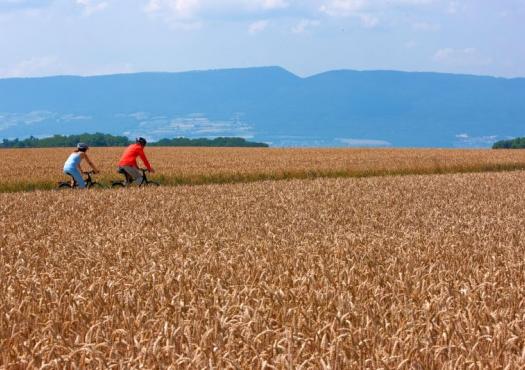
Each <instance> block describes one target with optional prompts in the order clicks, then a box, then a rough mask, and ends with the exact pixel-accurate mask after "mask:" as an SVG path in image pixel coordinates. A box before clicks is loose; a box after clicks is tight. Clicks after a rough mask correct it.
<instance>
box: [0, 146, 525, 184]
mask: <svg viewBox="0 0 525 370" xmlns="http://www.w3.org/2000/svg"><path fill="white" fill-rule="evenodd" d="M71 151H72V150H71V149H65V148H51V149H1V150H0V156H1V158H2V161H0V174H1V175H0V192H6V191H21V190H35V189H52V188H55V187H56V185H57V182H58V181H60V180H65V179H66V177H65V176H64V174H63V173H62V167H63V164H64V161H65V160H66V158H67V156H68V154H69V153H70V152H71ZM122 151H123V148H92V149H91V150H90V151H89V152H88V154H89V156H90V157H91V158H92V159H93V161H94V162H95V164H96V165H98V167H99V168H100V169H101V170H102V173H101V174H100V175H99V176H97V178H98V180H99V181H101V182H105V183H106V184H109V183H110V181H111V180H116V179H119V176H120V175H118V174H117V173H116V167H117V163H118V160H119V158H120V155H121V154H122ZM146 153H147V154H148V156H149V159H150V161H151V163H152V165H153V167H154V168H155V169H156V170H157V174H156V175H155V176H154V178H155V179H156V180H159V181H160V182H162V183H163V184H164V185H180V184H209V183H237V182H250V181H260V180H279V179H291V178H299V179H301V178H316V177H364V176H377V175H399V174H432V173H461V172H480V171H503V170H516V169H525V151H523V150H459V149H458V150H453V149H279V148H265V149H256V148H155V147H153V148H146Z"/></svg>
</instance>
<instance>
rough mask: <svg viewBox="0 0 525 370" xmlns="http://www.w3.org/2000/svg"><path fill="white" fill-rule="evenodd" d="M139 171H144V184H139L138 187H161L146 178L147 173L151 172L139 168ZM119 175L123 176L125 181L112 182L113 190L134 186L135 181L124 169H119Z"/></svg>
mask: <svg viewBox="0 0 525 370" xmlns="http://www.w3.org/2000/svg"><path fill="white" fill-rule="evenodd" d="M139 171H142V182H141V183H140V184H138V186H160V184H159V183H158V182H156V181H151V180H149V179H148V177H147V176H146V172H149V171H148V170H147V169H145V168H139ZM118 173H120V174H121V175H123V176H124V177H125V179H124V180H123V181H112V182H111V187H112V188H118V187H121V188H124V187H127V186H130V185H131V184H133V179H132V178H131V176H130V175H129V173H127V172H126V170H124V169H123V168H119V170H118Z"/></svg>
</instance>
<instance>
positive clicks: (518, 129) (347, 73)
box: [0, 66, 525, 147]
mask: <svg viewBox="0 0 525 370" xmlns="http://www.w3.org/2000/svg"><path fill="white" fill-rule="evenodd" d="M523 101H525V78H512V79H507V78H500V77H491V76H476V75H464V74H445V73H436V72H404V71H385V70H384V71H356V70H334V71H326V72H323V73H319V74H316V75H312V76H308V77H300V76H297V75H295V74H293V73H291V72H289V71H287V70H286V69H284V68H282V67H278V66H270V67H254V68H230V69H217V70H206V71H189V72H140V73H131V74H127V73H126V74H112V75H102V76H54V77H53V76H50V77H38V78H10V79H0V139H1V138H14V137H20V138H23V137H28V136H30V135H33V136H37V137H42V136H44V135H48V136H50V135H53V134H76V133H81V132H86V131H88V132H96V131H103V132H107V133H109V134H117V135H126V136H133V135H138V134H140V135H145V136H148V135H149V137H150V138H151V139H156V138H157V139H158V138H161V137H179V136H185V137H189V138H192V137H193V138H194V137H217V136H240V137H245V138H247V139H254V140H257V141H264V142H268V143H270V144H272V145H273V146H347V145H357V146H361V145H362V146H368V145H378V143H382V144H381V145H385V146H428V147H489V146H490V145H492V143H493V142H494V141H497V140H501V139H508V138H511V137H515V136H523V129H524V128H525V125H524V124H525V119H524V117H525V108H524V107H522V105H523V103H522V102H523Z"/></svg>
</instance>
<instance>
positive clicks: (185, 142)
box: [0, 133, 268, 149]
mask: <svg viewBox="0 0 525 370" xmlns="http://www.w3.org/2000/svg"><path fill="white" fill-rule="evenodd" d="M133 142H134V140H133V141H132V140H130V139H128V138H127V137H125V136H113V135H109V134H102V133H95V134H80V135H69V136H63V135H53V136H50V137H46V138H41V139H39V138H36V137H34V136H30V137H29V138H27V139H23V140H19V139H13V140H8V139H3V140H2V141H1V142H0V149H1V148H60V147H74V146H76V145H77V144H78V143H85V144H88V145H89V146H93V147H109V146H126V145H129V144H131V143H133ZM148 146H197V147H236V148H243V147H244V148H249V147H251V148H256V147H258V148H266V147H268V144H265V143H256V142H252V141H247V140H245V139H244V138H239V137H217V138H214V139H206V138H199V139H188V138H183V137H178V138H174V139H161V140H159V141H156V142H149V143H148Z"/></svg>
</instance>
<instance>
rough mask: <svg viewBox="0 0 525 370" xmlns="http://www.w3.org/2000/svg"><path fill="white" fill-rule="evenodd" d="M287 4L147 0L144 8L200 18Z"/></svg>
mask: <svg viewBox="0 0 525 370" xmlns="http://www.w3.org/2000/svg"><path fill="white" fill-rule="evenodd" d="M289 5H290V4H289V2H288V1H287V0H221V1H220V2H219V1H217V0H149V1H148V3H147V5H146V7H145V8H144V10H145V11H146V12H147V13H168V14H169V15H170V16H171V17H173V18H177V19H181V18H182V19H200V18H202V17H205V16H207V15H217V14H229V15H232V14H245V13H251V14H257V13H260V12H264V11H271V10H278V9H284V8H287V7H288V6H289Z"/></svg>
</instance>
